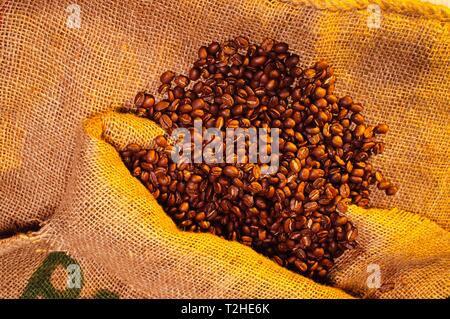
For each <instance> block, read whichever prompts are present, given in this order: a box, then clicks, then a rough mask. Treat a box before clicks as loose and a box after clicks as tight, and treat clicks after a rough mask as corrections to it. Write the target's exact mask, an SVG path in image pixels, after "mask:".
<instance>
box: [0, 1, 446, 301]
mask: <svg viewBox="0 0 450 319" xmlns="http://www.w3.org/2000/svg"><path fill="white" fill-rule="evenodd" d="M372 2H374V3H378V5H379V7H380V9H381V27H380V28H378V29H377V28H375V29H374V28H369V27H368V22H367V21H368V18H370V16H371V15H373V14H374V13H371V12H368V11H367V10H366V8H367V5H368V2H366V1H358V2H340V1H333V2H328V1H323V2H322V1H317V2H315V1H296V2H291V1H289V2H280V1H274V0H272V1H256V0H254V1H250V0H246V1H241V2H228V1H225V0H223V1H222V0H219V1H165V2H161V3H160V2H153V1H148V2H146V1H128V2H125V3H120V4H119V3H116V2H114V1H100V2H98V1H89V2H88V1H86V2H84V1H80V2H78V5H79V8H80V9H81V12H80V18H81V20H79V22H81V23H80V25H79V28H76V26H78V25H77V24H76V23H75V24H74V23H73V22H74V20H73V14H74V12H70V10H68V11H69V12H66V9H67V8H68V7H69V9H72V10H73V6H71V3H70V2H65V1H33V2H32V1H28V2H27V1H21V2H20V3H11V2H8V3H5V4H3V5H2V6H0V41H1V43H2V46H1V47H0V56H1V61H2V63H1V74H2V75H3V79H2V81H1V82H0V105H1V114H0V118H1V120H0V121H1V122H0V136H1V146H2V148H1V150H0V174H1V175H0V176H1V180H0V194H1V199H2V200H1V201H0V232H1V233H2V234H4V236H7V235H10V234H13V233H16V232H20V231H24V230H27V229H30V228H35V227H36V226H39V225H40V224H45V226H44V227H43V228H42V229H41V230H40V231H39V232H37V233H36V234H30V235H27V236H23V235H22V236H16V237H12V238H8V239H3V240H2V241H1V244H0V287H2V289H0V295H1V297H20V296H22V297H188V298H193V297H198V298H206V297H280V298H288V297H291V298H298V297H322V298H328V297H348V296H349V295H348V294H346V293H345V292H343V291H342V290H338V289H336V288H331V287H325V286H321V285H318V284H316V283H314V282H312V281H311V280H309V279H306V278H303V277H301V276H299V275H296V274H293V273H292V272H290V271H287V270H286V269H283V268H281V267H279V266H277V265H275V264H274V263H273V262H272V261H270V260H267V259H266V258H264V257H263V256H260V255H258V254H257V253H255V252H253V251H252V250H251V249H249V248H247V247H243V246H242V245H240V244H238V243H232V242H227V241H225V240H221V239H219V238H216V237H214V236H211V235H206V234H190V233H184V232H181V231H179V230H177V229H176V227H175V226H174V224H173V223H172V222H171V221H170V219H169V218H168V217H167V216H166V215H165V214H164V212H163V211H162V209H161V208H160V207H159V206H158V205H157V204H156V202H155V201H154V199H153V198H152V197H151V196H150V195H149V194H148V192H147V191H146V190H145V188H144V187H143V186H142V185H141V184H140V183H139V182H138V181H137V180H135V179H133V178H132V177H131V175H130V174H129V173H128V171H127V170H126V168H125V167H124V165H123V164H122V163H121V162H120V158H119V156H118V153H117V151H116V148H119V149H120V148H122V147H123V146H124V145H125V144H126V143H128V142H131V141H135V142H139V143H141V144H142V143H143V144H147V145H150V144H149V143H150V142H151V137H152V136H154V134H155V133H156V132H157V130H158V128H157V127H156V126H154V125H151V124H149V121H147V120H142V119H137V118H135V117H133V116H131V115H118V114H114V113H106V114H103V115H101V116H97V117H94V118H91V119H90V120H88V121H87V122H86V123H85V125H84V130H82V129H81V127H82V125H81V123H82V120H83V119H84V118H86V117H89V116H90V115H92V114H94V113H97V112H99V111H104V110H106V109H109V108H114V107H116V106H118V105H120V104H122V103H123V102H124V101H125V100H126V99H130V98H132V97H133V95H134V93H135V92H136V91H138V90H140V89H142V88H143V87H145V86H146V85H148V86H149V87H150V88H156V86H157V82H158V78H159V76H158V75H159V74H160V73H162V71H164V70H166V69H172V70H174V71H177V72H185V71H186V70H187V67H188V64H189V62H191V61H193V60H194V57H195V54H196V49H197V48H198V47H199V46H200V45H202V44H204V43H206V42H208V41H211V40H213V39H218V40H226V39H227V38H230V37H233V36H235V35H238V34H244V35H247V36H249V37H250V38H251V39H254V40H256V41H260V40H262V39H263V38H264V37H273V38H276V39H279V40H283V41H286V42H288V43H290V45H291V48H292V49H293V50H294V51H296V52H298V53H299V54H300V55H301V61H302V65H303V66H306V65H310V64H311V63H313V62H314V61H315V60H317V59H319V58H326V59H327V60H329V61H331V62H332V63H333V64H334V66H335V69H336V74H337V76H338V83H337V91H338V93H340V94H347V93H349V94H351V95H352V96H353V97H354V98H355V99H356V100H358V101H361V102H362V103H364V104H366V105H367V110H366V113H365V114H366V115H367V116H366V117H367V119H368V121H369V122H373V123H378V122H386V123H387V124H388V125H389V126H390V127H391V131H390V133H389V134H388V136H387V138H386V140H385V141H386V144H387V151H386V153H385V154H383V155H382V156H378V157H377V158H376V159H375V160H374V165H376V166H377V167H380V168H381V169H382V170H383V172H385V174H386V175H387V176H389V177H390V178H391V179H392V180H393V181H394V182H396V183H397V184H399V185H401V190H400V192H399V193H398V195H396V196H395V197H394V198H392V197H389V198H386V197H385V196H384V195H382V194H380V193H378V192H374V199H373V201H372V203H373V205H374V207H380V208H383V207H386V208H387V207H389V208H392V207H396V209H393V210H391V211H387V210H381V209H373V210H368V211H364V210H361V209H358V208H356V207H351V210H350V212H349V215H350V216H351V218H353V219H354V220H355V223H356V224H357V226H358V227H359V229H360V240H359V242H360V245H359V247H358V248H357V249H355V250H353V251H349V252H347V253H346V254H345V255H344V256H343V257H342V258H341V259H339V261H338V265H337V266H336V267H335V269H334V271H333V273H332V274H331V281H332V283H333V284H334V285H335V286H336V287H339V288H341V289H344V290H345V291H346V292H347V293H350V294H352V295H355V296H359V297H381V298H383V297H387V298H395V297H448V296H449V295H450V279H449V278H450V276H449V275H450V273H449V269H450V267H449V266H450V235H449V233H448V230H449V228H450V218H449V213H450V205H449V204H450V199H449V198H450V197H449V196H448V194H449V193H450V192H449V191H450V185H449V184H448V183H447V181H448V176H449V175H450V174H449V171H450V169H449V167H450V165H449V160H448V158H449V156H450V147H449V145H448V140H449V137H450V126H449V123H450V112H449V107H448V105H450V103H449V102H450V97H449V95H448V94H446V93H448V92H449V91H450V84H449V83H450V82H449V76H448V74H449V72H450V64H449V54H448V52H449V51H450V37H449V27H450V24H449V21H450V12H449V10H448V9H445V8H444V7H437V6H431V5H425V4H418V3H415V2H412V1H406V2H404V4H402V5H399V4H396V3H394V2H390V1H372ZM68 19H69V20H68ZM68 21H69V23H68ZM75 21H77V20H76V19H75ZM74 26H75V27H74ZM406 211H409V212H411V213H408V212H406ZM428 219H430V220H431V221H430V220H428ZM30 237H31V238H30ZM57 251H65V252H66V254H63V253H57ZM72 263H76V264H79V266H80V269H81V271H82V273H83V285H82V288H77V289H78V290H67V285H66V284H67V274H66V273H65V271H64V268H65V267H66V266H67V265H68V264H72ZM49 265H52V266H49ZM58 265H59V266H58ZM374 265H375V268H376V267H377V266H378V267H379V270H380V276H381V282H382V286H381V287H380V288H374V287H372V286H371V285H370V284H369V282H368V280H369V279H370V278H372V277H371V273H370V271H371V269H373V266H374ZM55 267H56V268H55ZM55 269H56V270H55ZM58 269H59V271H58ZM61 269H62V270H61ZM52 284H53V286H52ZM54 287H56V288H59V289H60V290H56V289H55V288H54ZM64 289H66V290H64Z"/></svg>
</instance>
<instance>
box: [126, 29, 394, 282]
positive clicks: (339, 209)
mask: <svg viewBox="0 0 450 319" xmlns="http://www.w3.org/2000/svg"><path fill="white" fill-rule="evenodd" d="M299 62H300V58H299V56H298V55H297V54H295V53H292V52H289V46H288V44H287V43H284V42H277V41H274V40H271V39H266V40H264V41H263V42H262V43H261V44H260V45H258V44H252V43H250V41H249V40H248V38H246V37H242V36H240V37H237V38H235V39H232V40H229V41H225V42H224V43H222V44H221V43H218V42H212V43H210V44H209V45H204V46H202V47H200V49H199V50H198V59H197V61H195V62H194V63H193V65H192V66H191V68H190V69H189V72H188V75H182V74H180V75H176V76H175V74H174V73H173V72H171V71H167V72H164V73H163V74H162V75H161V77H160V80H161V83H162V85H161V87H160V88H159V91H160V92H161V94H164V95H167V97H166V98H165V99H161V100H159V101H155V98H154V97H153V96H152V95H150V94H149V93H147V92H140V93H138V95H137V96H136V98H135V101H134V104H135V106H136V108H137V111H136V114H137V115H139V116H144V117H147V118H149V119H151V120H153V121H154V122H156V123H159V124H160V125H161V126H162V128H164V129H165V130H166V131H167V133H169V134H170V133H171V131H172V130H173V129H175V128H186V129H188V131H189V132H191V135H192V136H193V137H200V138H201V135H203V134H204V131H202V132H201V133H199V132H193V127H194V120H200V121H201V122H202V123H203V126H204V128H203V129H204V130H205V129H207V128H215V129H218V131H219V132H220V134H222V135H223V136H224V137H225V136H226V129H227V128H232V129H237V128H255V129H258V128H266V129H268V130H271V129H273V128H279V129H280V136H279V145H278V146H279V154H275V155H276V158H277V159H278V163H279V166H278V169H277V170H276V171H274V172H271V173H270V174H268V175H264V174H263V173H262V168H263V167H265V168H267V164H264V163H261V162H257V163H251V162H250V156H249V155H251V154H247V152H248V151H249V149H250V146H251V142H250V141H249V140H248V139H244V140H243V144H244V145H245V150H246V154H245V156H243V157H242V158H240V159H241V160H242V161H238V156H237V154H233V153H232V154H228V153H227V150H226V145H225V141H223V143H222V142H221V143H219V147H218V148H217V150H218V151H219V152H222V153H223V155H230V158H231V159H232V162H228V161H227V162H226V163H216V162H209V161H208V162H207V161H205V162H203V163H198V162H196V161H194V162H193V163H191V162H189V161H188V162H182V163H179V162H178V163H175V162H174V161H173V159H172V156H171V154H172V153H171V152H173V150H174V149H175V147H174V146H173V145H171V143H172V142H170V143H169V141H168V140H167V139H166V138H165V137H164V136H158V137H156V138H155V148H154V149H150V150H147V149H143V148H142V147H141V146H140V145H138V144H130V145H128V146H127V147H126V148H125V149H124V150H123V151H121V156H122V159H123V162H124V163H125V165H126V166H127V167H128V169H129V170H130V172H131V174H132V175H133V176H135V177H137V178H139V179H140V181H141V182H142V183H143V184H144V185H145V186H146V187H147V188H148V189H149V191H150V192H151V194H152V195H153V196H154V197H155V198H156V199H157V200H158V202H159V203H160V204H161V205H162V207H163V208H164V209H165V211H166V212H167V213H168V214H169V215H170V216H171V217H172V218H173V220H174V221H175V222H176V224H177V225H178V226H179V227H180V228H182V229H184V230H189V231H196V232H210V233H213V234H216V235H218V236H221V237H223V238H226V239H230V240H238V241H240V242H241V243H243V244H245V245H248V246H251V247H253V248H254V249H255V250H257V251H258V252H261V253H262V254H264V255H266V256H268V257H269V258H271V259H273V260H274V261H275V262H277V263H278V264H280V265H282V266H284V267H288V268H290V269H292V270H294V271H297V272H299V273H302V274H304V275H306V276H309V277H312V278H316V279H318V280H323V278H324V277H326V275H327V273H328V271H329V270H330V269H331V268H332V266H333V264H334V259H335V258H338V257H339V256H340V255H342V253H343V252H344V251H345V250H346V249H349V248H352V247H354V246H355V245H356V238H357V230H356V228H355V227H354V226H353V224H352V223H351V221H350V220H349V219H348V218H347V217H346V216H345V213H346V211H347V208H348V206H349V205H350V204H356V205H359V206H362V207H366V206H367V205H369V197H370V196H369V195H370V189H371V187H372V186H371V185H373V184H376V186H377V187H378V188H379V189H380V190H383V191H384V192H385V193H386V194H387V195H393V194H395V193H396V192H397V191H398V188H397V186H395V185H393V184H392V183H391V182H390V181H389V180H387V179H386V178H385V177H384V176H383V175H382V174H381V173H380V172H379V171H377V170H375V169H374V168H373V167H372V164H370V163H369V160H370V158H371V156H372V155H374V154H375V155H376V154H379V153H381V152H382V151H383V150H384V144H383V143H382V142H381V141H379V140H378V138H379V135H382V134H385V133H387V131H388V127H387V125H385V124H378V125H376V126H373V125H370V124H367V123H365V118H364V115H363V111H364V109H363V106H362V105H361V104H359V103H356V102H355V101H353V99H352V98H351V97H350V96H344V97H341V98H339V97H338V96H337V95H336V94H335V93H334V86H335V81H336V78H335V76H334V71H333V68H332V67H331V66H330V65H329V64H328V63H327V62H326V61H319V62H317V63H316V64H314V65H313V66H312V67H310V68H306V69H304V70H303V69H302V68H300V67H298V66H297V64H298V63H299ZM172 84H173V85H174V86H173V87H172ZM261 140H262V141H263V140H265V141H266V142H267V144H266V146H265V148H266V149H265V151H267V154H270V153H271V152H272V151H273V150H274V146H275V145H274V144H273V140H272V139H271V137H267V138H265V139H262V138H261ZM241 141H242V140H241ZM212 142H213V140H212V139H211V140H208V141H204V142H203V149H204V152H203V158H204V159H205V155H206V150H207V147H206V146H207V145H209V143H212ZM236 142H237V141H236ZM187 144H188V145H187V146H188V149H189V150H191V151H192V153H193V154H194V155H202V154H199V150H197V149H196V148H194V145H192V141H190V142H189V141H188V142H187ZM259 152H261V150H260V149H259ZM259 152H258V153H259ZM273 155H274V154H273Z"/></svg>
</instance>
